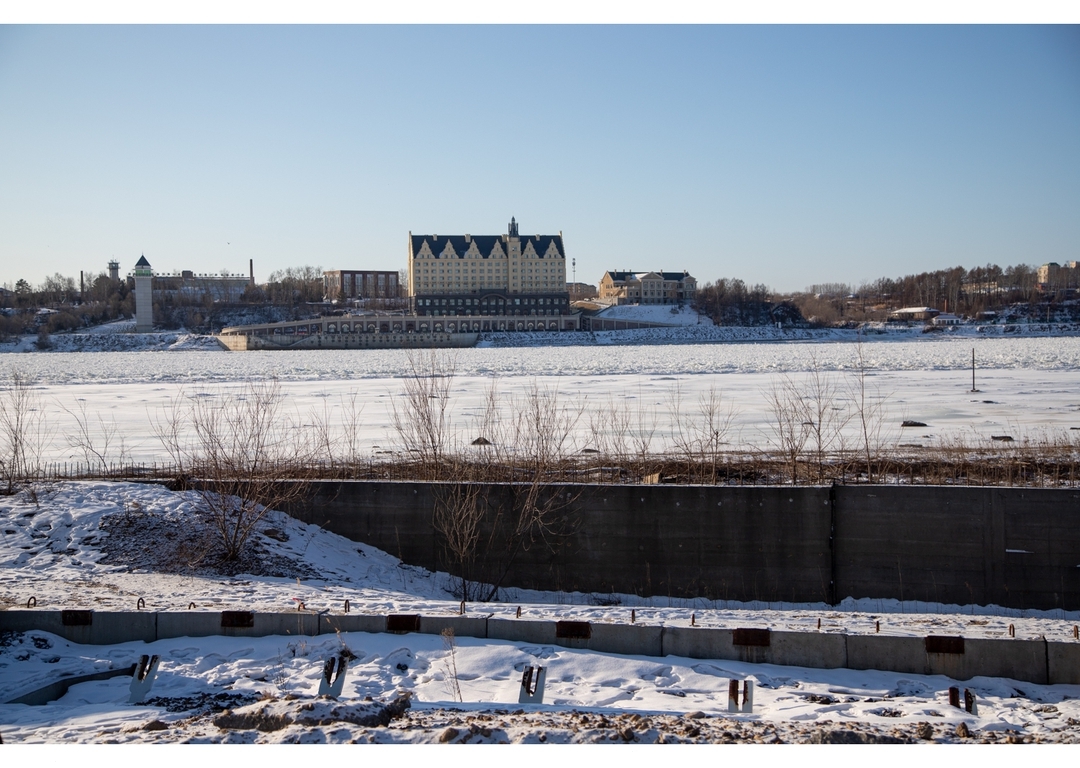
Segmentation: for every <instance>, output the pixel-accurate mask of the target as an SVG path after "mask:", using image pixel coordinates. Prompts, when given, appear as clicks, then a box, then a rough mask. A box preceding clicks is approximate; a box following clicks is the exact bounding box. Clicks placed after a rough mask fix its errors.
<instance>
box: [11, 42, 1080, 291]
mask: <svg viewBox="0 0 1080 768" xmlns="http://www.w3.org/2000/svg"><path fill="white" fill-rule="evenodd" d="M511 216H515V217H516V218H517V220H518V222H519V223H520V228H521V232H522V234H553V233H558V232H562V234H563V236H564V242H565V247H566V255H567V258H568V260H569V259H574V260H576V268H571V267H570V266H569V265H568V270H567V271H568V275H570V276H572V277H575V276H576V278H577V279H578V280H579V281H583V282H590V283H593V284H596V283H598V282H599V280H600V278H601V277H602V276H603V273H604V271H606V270H615V269H633V270H653V269H663V270H668V271H676V270H677V271H682V270H688V271H689V272H690V273H691V274H692V275H694V276H695V277H696V278H697V279H698V281H699V284H704V283H705V282H710V281H715V280H717V279H719V278H736V277H737V278H740V279H742V280H744V281H746V282H747V283H750V284H754V283H764V284H766V285H768V286H770V287H771V288H773V289H775V290H778V291H796V290H803V289H804V288H806V287H808V286H810V285H812V284H815V283H825V282H846V283H850V284H852V285H853V286H854V287H857V286H858V285H859V284H860V283H861V282H862V281H865V280H873V279H876V278H878V277H896V276H900V275H905V274H911V273H916V272H921V271H926V270H933V269H944V268H949V267H953V266H964V267H967V268H970V267H974V266H981V265H985V264H988V263H995V264H999V265H1000V266H1002V267H1004V266H1006V265H1009V264H1017V263H1025V264H1031V265H1039V264H1042V263H1045V262H1048V261H1057V262H1059V263H1061V262H1064V261H1068V260H1073V259H1080V26H1066V25H1055V26H1017V25H994V26H941V25H917V26H907V25H870V26H865V25H835V26H834V25H810V26H800V25H781V26H759V25H690V26H681V25H655V24H643V25H625V26H618V25H509V26H502V25H419V26H403V25H328V26H322V25H310V24H309V25H291V24H284V25H273V26H270V25H265V26H258V25H233V26H229V25H210V24H206V25H194V26H192V25H151V26H145V25H137V24H128V25H105V24H102V25H88V26H80V25H32V24H9V25H5V26H0V284H5V285H9V286H10V285H12V284H14V282H15V281H16V280H18V279H20V278H21V279H26V280H27V281H29V282H30V283H32V284H38V283H40V282H41V281H43V280H44V279H45V277H46V276H49V275H52V274H54V273H57V272H59V273H61V274H64V275H68V276H73V277H74V278H75V279H76V281H77V280H78V275H79V271H80V270H84V271H86V272H88V273H94V274H96V273H98V272H101V271H104V270H105V269H106V265H107V263H108V261H109V260H111V259H114V258H115V259H116V260H117V261H119V262H120V268H121V273H122V274H126V273H127V272H129V271H130V270H131V269H132V268H133V267H134V264H135V262H136V261H137V260H138V258H139V256H140V255H141V254H145V255H146V257H147V259H148V260H149V261H150V263H151V264H152V265H153V267H154V269H155V270H157V271H165V272H168V271H173V270H180V269H191V270H194V271H195V272H211V273H217V272H221V271H222V270H228V271H232V272H242V273H246V272H247V269H248V260H249V259H253V260H254V269H255V277H256V280H258V281H260V282H261V281H265V280H266V279H267V277H268V276H269V274H270V273H271V272H273V271H275V270H279V269H284V268H286V267H289V266H301V265H314V266H319V267H322V268H323V269H404V268H405V267H406V265H407V264H406V261H407V248H406V243H407V236H408V234H409V232H412V233H414V234H446V235H450V234H465V233H469V234H473V235H479V234H501V233H505V232H506V227H507V223H508V222H509V220H510V217H511Z"/></svg>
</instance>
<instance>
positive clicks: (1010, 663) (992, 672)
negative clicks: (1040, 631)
mask: <svg viewBox="0 0 1080 768" xmlns="http://www.w3.org/2000/svg"><path fill="white" fill-rule="evenodd" d="M1046 651H1047V648H1046V642H1045V641H1043V640H1015V639H1012V638H1008V639H1007V638H1000V639H999V638H976V639H972V638H966V639H965V640H964V653H963V654H960V655H959V658H960V660H961V662H962V667H961V671H960V673H959V674H958V675H953V674H952V673H951V671H949V670H951V669H952V668H953V663H955V662H952V660H949V659H946V660H945V661H948V662H952V663H950V664H948V665H947V666H946V665H941V666H939V662H938V660H937V659H936V658H935V657H939V656H947V655H952V656H954V657H955V656H956V654H927V656H928V657H930V661H931V664H930V671H931V674H935V675H938V674H941V675H945V674H947V675H949V676H950V677H953V678H954V679H956V680H970V679H971V678H973V677H1008V678H1012V679H1013V680H1024V681H1026V682H1029V683H1037V684H1039V685H1046V684H1047V682H1048V680H1047V663H1046V660H1047V655H1046Z"/></svg>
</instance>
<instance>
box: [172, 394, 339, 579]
mask: <svg viewBox="0 0 1080 768" xmlns="http://www.w3.org/2000/svg"><path fill="white" fill-rule="evenodd" d="M281 406H282V395H281V389H280V386H279V385H278V383H277V382H276V381H270V382H251V383H249V384H247V385H246V386H245V387H244V389H243V390H242V391H241V392H240V393H239V394H236V395H232V394H228V393H225V392H220V393H199V394H198V395H197V396H195V397H191V398H187V399H186V402H185V398H184V397H183V394H181V396H179V397H178V398H177V399H176V400H174V401H173V402H172V403H171V405H170V406H168V407H167V408H165V409H163V413H162V415H161V418H160V419H159V420H157V421H156V422H155V433H156V434H157V436H158V438H159V440H161V442H162V444H163V445H164V447H165V450H166V451H167V452H168V453H169V455H170V456H171V457H172V458H173V461H174V462H175V464H176V465H177V467H179V468H180V470H181V472H182V473H183V474H186V475H190V476H191V477H192V479H191V480H190V484H191V485H192V486H193V487H194V490H195V491H196V492H197V493H198V494H199V498H200V500H201V502H202V504H203V506H204V508H205V509H206V510H207V511H208V512H209V514H210V516H211V519H212V521H213V527H214V530H215V533H216V534H217V539H218V542H219V543H220V545H221V560H222V561H232V560H236V559H237V558H239V556H240V555H241V553H242V552H243V550H244V547H245V545H246V544H247V542H248V540H249V538H250V537H251V535H252V534H253V533H254V532H255V530H256V527H257V526H258V523H259V521H260V520H262V518H263V516H264V515H265V514H266V512H267V510H270V509H284V508H288V507H289V506H292V505H296V504H299V503H300V502H302V501H303V500H304V499H305V498H306V496H307V492H308V490H309V487H310V468H311V466H312V464H313V463H314V461H315V459H316V456H317V454H316V450H315V449H316V444H315V442H314V440H313V439H312V438H311V435H310V433H309V432H307V431H305V430H304V429H303V428H302V426H301V425H299V424H297V423H296V422H295V421H293V420H291V419H289V418H286V417H285V415H284V414H283V413H282V407H281Z"/></svg>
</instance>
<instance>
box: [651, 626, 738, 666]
mask: <svg viewBox="0 0 1080 768" xmlns="http://www.w3.org/2000/svg"><path fill="white" fill-rule="evenodd" d="M732 634H733V633H732V631H731V630H730V629H706V628H704V627H665V628H664V636H663V643H664V644H663V652H664V655H665V656H684V657H686V658H688V659H738V658H739V654H738V653H737V652H736V651H735V646H734V645H733V644H732V642H731V640H732Z"/></svg>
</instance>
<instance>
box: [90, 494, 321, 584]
mask: <svg viewBox="0 0 1080 768" xmlns="http://www.w3.org/2000/svg"><path fill="white" fill-rule="evenodd" d="M100 527H101V532H102V533H104V534H106V535H105V537H104V538H103V539H102V541H101V542H100V543H99V544H98V548H99V549H100V551H101V553H102V554H101V559H100V560H99V561H98V562H99V563H101V564H102V565H117V566H121V567H122V568H123V569H124V570H127V571H132V572H134V571H148V572H153V573H171V574H183V575H193V576H235V575H237V574H240V573H246V574H250V575H252V576H274V577H279V578H287V579H312V578H317V577H318V573H317V571H315V570H314V569H313V568H311V567H310V566H309V565H307V564H306V563H303V562H301V561H299V560H296V559H293V558H290V557H287V556H285V555H282V554H280V553H278V552H273V551H271V549H270V548H269V547H267V546H266V545H265V543H264V542H265V539H264V536H265V534H263V533H256V534H255V535H253V536H252V537H251V539H250V541H249V544H248V546H247V547H246V548H245V549H244V552H243V553H242V554H241V555H240V557H239V558H237V559H234V560H227V561H226V560H223V559H222V558H223V552H224V550H223V548H222V546H221V542H220V540H219V538H218V534H217V533H216V531H215V529H214V522H213V518H212V517H211V515H210V513H209V512H207V511H206V510H201V509H199V508H198V506H191V507H188V508H186V509H184V510H182V511H178V510H167V511H164V512H161V511H155V510H146V509H142V508H140V507H138V506H135V505H128V506H127V507H125V508H124V509H123V510H122V511H119V512H115V513H113V514H110V515H105V516H103V517H102V519H101V526H100ZM268 530H269V531H270V537H271V538H273V537H274V534H275V533H276V531H275V530H274V529H268Z"/></svg>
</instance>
